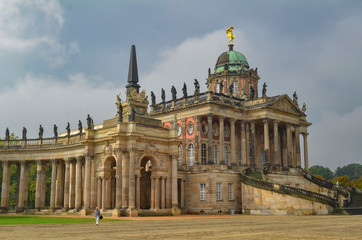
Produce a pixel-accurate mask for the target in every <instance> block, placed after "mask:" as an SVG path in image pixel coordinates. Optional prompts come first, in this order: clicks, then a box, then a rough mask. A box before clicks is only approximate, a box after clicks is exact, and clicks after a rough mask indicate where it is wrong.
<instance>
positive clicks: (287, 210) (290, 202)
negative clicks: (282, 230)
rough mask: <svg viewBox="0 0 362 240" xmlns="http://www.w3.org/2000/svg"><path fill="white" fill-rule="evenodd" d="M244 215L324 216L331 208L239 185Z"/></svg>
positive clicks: (330, 211)
mask: <svg viewBox="0 0 362 240" xmlns="http://www.w3.org/2000/svg"><path fill="white" fill-rule="evenodd" d="M241 192H242V209H243V211H242V212H243V213H244V214H255V215H325V214H330V213H332V211H333V207H331V206H329V205H326V204H322V203H319V202H314V201H310V200H306V199H302V198H297V197H293V196H290V195H287V194H281V193H276V192H272V191H267V190H263V189H259V188H255V187H252V186H249V185H246V184H243V183H242V184H241Z"/></svg>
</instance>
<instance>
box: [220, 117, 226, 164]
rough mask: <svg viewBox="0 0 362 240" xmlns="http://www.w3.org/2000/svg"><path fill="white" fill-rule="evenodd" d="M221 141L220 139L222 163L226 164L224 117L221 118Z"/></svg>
mask: <svg viewBox="0 0 362 240" xmlns="http://www.w3.org/2000/svg"><path fill="white" fill-rule="evenodd" d="M219 130H220V133H219V139H220V163H224V164H225V156H224V148H225V145H224V139H225V136H224V117H222V116H220V117H219Z"/></svg>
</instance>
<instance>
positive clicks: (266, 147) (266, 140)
mask: <svg viewBox="0 0 362 240" xmlns="http://www.w3.org/2000/svg"><path fill="white" fill-rule="evenodd" d="M263 123H264V151H265V162H266V163H270V159H269V149H270V144H269V121H268V119H267V118H266V119H264V120H263ZM260 167H263V166H260Z"/></svg>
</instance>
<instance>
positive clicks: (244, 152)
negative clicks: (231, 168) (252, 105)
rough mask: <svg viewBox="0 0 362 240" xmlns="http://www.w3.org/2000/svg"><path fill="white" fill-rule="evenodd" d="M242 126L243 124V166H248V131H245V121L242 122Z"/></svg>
mask: <svg viewBox="0 0 362 240" xmlns="http://www.w3.org/2000/svg"><path fill="white" fill-rule="evenodd" d="M240 126H241V137H240V139H241V141H240V142H241V163H242V166H247V165H248V164H247V156H248V155H247V150H246V149H247V148H246V142H247V139H246V132H245V122H243V121H241V122H240Z"/></svg>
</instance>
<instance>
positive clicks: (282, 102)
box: [268, 96, 304, 115]
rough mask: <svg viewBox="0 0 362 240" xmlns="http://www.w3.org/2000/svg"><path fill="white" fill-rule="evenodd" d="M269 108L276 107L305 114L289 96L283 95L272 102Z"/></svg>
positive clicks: (293, 112)
mask: <svg viewBox="0 0 362 240" xmlns="http://www.w3.org/2000/svg"><path fill="white" fill-rule="evenodd" d="M268 108H271V109H275V110H278V111H281V112H286V113H292V114H297V115H304V113H303V111H302V110H300V109H299V108H298V107H297V106H296V105H295V104H294V103H293V102H292V101H291V100H290V99H289V97H287V96H286V97H283V98H281V99H278V100H277V101H276V102H274V103H272V104H270V105H269V106H268Z"/></svg>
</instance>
